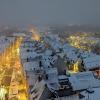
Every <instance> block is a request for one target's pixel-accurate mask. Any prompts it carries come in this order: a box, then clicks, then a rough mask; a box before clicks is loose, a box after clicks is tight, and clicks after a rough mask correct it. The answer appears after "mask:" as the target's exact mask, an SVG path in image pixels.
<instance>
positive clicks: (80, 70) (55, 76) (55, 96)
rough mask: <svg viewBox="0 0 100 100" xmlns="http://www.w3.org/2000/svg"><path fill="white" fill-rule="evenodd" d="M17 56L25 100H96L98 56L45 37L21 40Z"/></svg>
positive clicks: (99, 83) (99, 82)
mask: <svg viewBox="0 0 100 100" xmlns="http://www.w3.org/2000/svg"><path fill="white" fill-rule="evenodd" d="M20 56H21V61H22V65H23V71H24V75H25V77H26V80H27V85H28V92H29V100H80V99H81V100H86V99H89V98H90V100H99V95H98V93H97V92H100V55H96V54H94V53H91V52H86V51H82V50H79V49H77V48H74V47H72V46H71V45H69V44H68V43H66V42H62V41H61V38H60V37H59V36H58V35H56V34H51V33H49V34H45V35H41V39H40V40H39V41H35V40H33V39H31V38H30V37H25V38H24V41H23V43H22V45H21V47H20ZM94 96H95V98H96V99H94Z"/></svg>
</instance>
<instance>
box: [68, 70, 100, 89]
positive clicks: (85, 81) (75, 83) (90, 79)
mask: <svg viewBox="0 0 100 100" xmlns="http://www.w3.org/2000/svg"><path fill="white" fill-rule="evenodd" d="M69 81H70V83H71V85H72V87H73V90H83V89H87V88H89V87H98V86H100V80H99V79H96V78H95V77H94V75H93V73H92V72H89V71H88V72H80V73H77V74H74V75H72V76H71V77H69Z"/></svg>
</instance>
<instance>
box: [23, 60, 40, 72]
mask: <svg viewBox="0 0 100 100" xmlns="http://www.w3.org/2000/svg"><path fill="white" fill-rule="evenodd" d="M23 67H24V70H25V71H32V70H34V69H35V70H38V69H39V62H37V61H33V62H25V63H23Z"/></svg>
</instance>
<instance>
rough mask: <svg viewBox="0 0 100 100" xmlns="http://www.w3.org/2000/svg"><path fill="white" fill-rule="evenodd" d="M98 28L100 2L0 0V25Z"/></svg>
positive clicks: (95, 0) (99, 23)
mask: <svg viewBox="0 0 100 100" xmlns="http://www.w3.org/2000/svg"><path fill="white" fill-rule="evenodd" d="M30 24H33V25H65V24H91V25H97V26H100V0H0V25H19V26H27V25H30Z"/></svg>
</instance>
